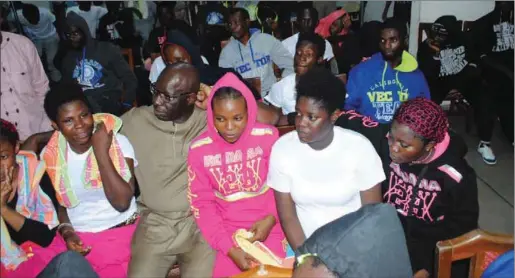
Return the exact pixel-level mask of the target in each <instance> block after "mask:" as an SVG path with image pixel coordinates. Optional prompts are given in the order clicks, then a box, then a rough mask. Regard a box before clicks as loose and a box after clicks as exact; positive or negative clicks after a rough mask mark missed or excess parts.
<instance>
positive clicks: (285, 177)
mask: <svg viewBox="0 0 515 278" xmlns="http://www.w3.org/2000/svg"><path fill="white" fill-rule="evenodd" d="M281 153H282V152H280V151H278V150H277V146H274V147H272V153H271V154H270V165H269V166H268V177H267V181H266V183H267V185H268V186H270V187H271V188H273V189H274V190H276V191H279V192H282V193H290V191H291V186H292V181H291V177H290V175H289V174H287V173H286V172H285V171H284V170H285V166H286V165H285V164H286V163H284V161H283V158H284V156H283V154H281Z"/></svg>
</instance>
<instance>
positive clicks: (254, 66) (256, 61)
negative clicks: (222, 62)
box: [234, 52, 272, 78]
mask: <svg viewBox="0 0 515 278" xmlns="http://www.w3.org/2000/svg"><path fill="white" fill-rule="evenodd" d="M240 55H241V61H242V64H239V65H237V66H236V67H234V69H235V70H236V71H237V72H238V73H239V74H241V76H243V77H245V78H251V77H261V76H263V73H264V69H265V67H266V66H267V65H268V64H270V62H271V61H272V58H271V57H270V55H268V54H264V53H261V52H254V53H253V55H252V56H253V58H252V59H253V60H252V62H248V61H246V60H245V59H244V58H243V55H242V53H241V52H240Z"/></svg>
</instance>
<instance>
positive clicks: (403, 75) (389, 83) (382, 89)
mask: <svg viewBox="0 0 515 278" xmlns="http://www.w3.org/2000/svg"><path fill="white" fill-rule="evenodd" d="M419 96H422V97H425V98H430V95H429V88H428V86H427V82H426V79H425V78H424V75H423V74H422V72H421V71H420V70H419V69H418V63H417V60H416V59H415V58H414V57H413V56H411V55H410V54H409V53H408V52H406V51H404V52H403V53H402V62H401V64H400V65H399V66H397V67H396V68H395V69H393V68H392V67H391V65H390V64H389V63H387V62H386V61H385V60H384V59H383V56H382V55H381V53H376V54H374V55H373V56H372V57H371V58H370V59H369V60H367V61H365V62H362V63H360V64H358V65H357V66H355V67H354V68H353V69H352V70H351V71H350V73H349V79H348V82H347V99H346V100H345V107H344V109H345V110H356V112H358V113H359V114H361V115H364V116H370V117H371V118H372V119H373V120H375V121H377V122H379V123H389V122H391V121H392V119H393V114H394V113H395V110H397V108H398V107H399V105H400V104H401V103H402V102H404V101H406V100H408V99H412V98H416V97H419Z"/></svg>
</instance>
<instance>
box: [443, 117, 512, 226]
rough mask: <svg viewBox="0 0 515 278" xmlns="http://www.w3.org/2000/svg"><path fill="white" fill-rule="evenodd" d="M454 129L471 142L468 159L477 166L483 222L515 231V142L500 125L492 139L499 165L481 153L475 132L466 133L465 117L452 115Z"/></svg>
mask: <svg viewBox="0 0 515 278" xmlns="http://www.w3.org/2000/svg"><path fill="white" fill-rule="evenodd" d="M451 125H452V127H453V129H455V130H456V131H458V132H459V133H460V134H461V135H462V136H463V137H464V139H465V141H466V142H467V145H468V147H469V151H468V153H467V156H466V158H467V160H468V162H469V164H470V165H471V166H472V167H473V168H474V169H475V170H476V174H477V177H478V181H477V182H478V192H479V208H480V214H479V226H480V227H481V228H482V229H484V230H487V231H491V232H496V233H509V234H513V231H514V227H513V224H514V218H513V217H514V214H513V188H514V181H513V177H514V176H513V173H514V168H513V167H514V164H513V158H514V156H513V146H512V145H511V144H510V143H508V142H507V140H506V139H505V138H504V137H503V134H502V133H501V131H500V129H499V127H498V126H496V129H495V132H494V136H493V137H494V138H493V139H492V148H493V150H494V152H495V154H496V156H497V165H495V166H488V165H486V164H485V163H484V162H483V160H482V158H481V156H480V155H479V154H478V153H477V144H478V140H479V139H478V138H477V136H476V135H475V132H474V131H472V132H471V134H466V133H465V128H464V126H465V125H464V119H463V118H462V117H451Z"/></svg>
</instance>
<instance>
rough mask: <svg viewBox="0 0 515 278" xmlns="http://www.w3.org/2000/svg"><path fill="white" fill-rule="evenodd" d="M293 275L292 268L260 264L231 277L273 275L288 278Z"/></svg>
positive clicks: (246, 277)
mask: <svg viewBox="0 0 515 278" xmlns="http://www.w3.org/2000/svg"><path fill="white" fill-rule="evenodd" d="M292 275H293V270H292V269H289V268H279V267H275V266H270V265H262V266H257V267H254V268H252V269H250V270H247V271H245V272H242V273H240V274H238V275H235V276H232V278H248V277H263V278H266V277H273V278H287V277H288V278H289V277H291V276H292Z"/></svg>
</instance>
